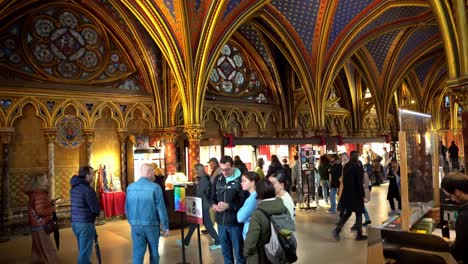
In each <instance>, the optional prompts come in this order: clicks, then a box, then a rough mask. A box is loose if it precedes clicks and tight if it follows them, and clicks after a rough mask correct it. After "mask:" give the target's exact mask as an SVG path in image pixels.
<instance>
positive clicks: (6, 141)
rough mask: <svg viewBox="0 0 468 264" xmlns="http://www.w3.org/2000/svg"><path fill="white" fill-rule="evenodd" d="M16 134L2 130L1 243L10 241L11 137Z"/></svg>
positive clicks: (10, 130)
mask: <svg viewBox="0 0 468 264" xmlns="http://www.w3.org/2000/svg"><path fill="white" fill-rule="evenodd" d="M14 132H15V129H14V128H5V129H1V130H0V136H1V140H2V148H3V160H2V165H3V166H2V168H3V169H2V196H1V197H2V202H1V206H2V208H1V212H0V213H1V214H0V224H1V230H0V231H1V234H0V241H7V240H9V237H10V236H9V230H8V219H9V217H8V210H9V209H10V195H9V193H10V176H9V174H10V166H9V160H10V156H9V155H10V153H9V151H10V143H11V137H12V135H13V133H14Z"/></svg>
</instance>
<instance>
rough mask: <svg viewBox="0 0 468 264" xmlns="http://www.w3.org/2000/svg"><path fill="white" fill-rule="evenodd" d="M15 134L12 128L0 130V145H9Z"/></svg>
mask: <svg viewBox="0 0 468 264" xmlns="http://www.w3.org/2000/svg"><path fill="white" fill-rule="evenodd" d="M14 133H15V129H14V128H12V127H11V128H2V129H0V136H1V139H2V144H10V143H11V137H12V136H13V134H14Z"/></svg>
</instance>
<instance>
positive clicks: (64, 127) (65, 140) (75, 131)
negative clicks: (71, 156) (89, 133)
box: [57, 116, 83, 148]
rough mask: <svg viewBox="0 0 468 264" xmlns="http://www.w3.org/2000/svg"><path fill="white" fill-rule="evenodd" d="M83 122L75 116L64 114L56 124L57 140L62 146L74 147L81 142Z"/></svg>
mask: <svg viewBox="0 0 468 264" xmlns="http://www.w3.org/2000/svg"><path fill="white" fill-rule="evenodd" d="M82 134H83V124H82V123H81V121H80V120H79V119H78V118H76V117H75V116H65V117H64V118H62V119H61V120H60V122H59V123H58V124H57V141H58V143H59V145H60V146H62V147H64V148H76V147H79V146H80V145H81V143H82Z"/></svg>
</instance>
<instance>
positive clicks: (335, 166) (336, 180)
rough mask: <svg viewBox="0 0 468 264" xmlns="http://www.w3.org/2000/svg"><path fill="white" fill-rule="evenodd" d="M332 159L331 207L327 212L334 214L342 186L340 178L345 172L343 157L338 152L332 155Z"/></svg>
mask: <svg viewBox="0 0 468 264" xmlns="http://www.w3.org/2000/svg"><path fill="white" fill-rule="evenodd" d="M330 159H331V172H330V180H329V181H330V203H331V206H330V209H328V210H327V213H329V214H334V213H336V195H337V194H338V189H339V188H340V178H341V175H342V174H343V165H341V159H340V158H339V157H338V155H337V154H333V155H331V157H330Z"/></svg>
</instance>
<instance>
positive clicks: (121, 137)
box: [118, 130, 128, 192]
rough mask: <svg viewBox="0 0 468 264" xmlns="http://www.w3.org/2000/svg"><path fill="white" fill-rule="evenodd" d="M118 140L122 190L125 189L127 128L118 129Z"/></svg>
mask: <svg viewBox="0 0 468 264" xmlns="http://www.w3.org/2000/svg"><path fill="white" fill-rule="evenodd" d="M118 133H119V141H120V184H121V186H122V191H124V192H125V191H126V190H127V144H126V142H127V136H128V132H127V130H119V131H118Z"/></svg>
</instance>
